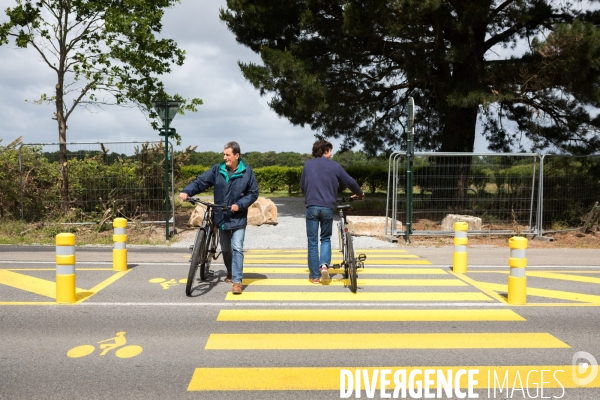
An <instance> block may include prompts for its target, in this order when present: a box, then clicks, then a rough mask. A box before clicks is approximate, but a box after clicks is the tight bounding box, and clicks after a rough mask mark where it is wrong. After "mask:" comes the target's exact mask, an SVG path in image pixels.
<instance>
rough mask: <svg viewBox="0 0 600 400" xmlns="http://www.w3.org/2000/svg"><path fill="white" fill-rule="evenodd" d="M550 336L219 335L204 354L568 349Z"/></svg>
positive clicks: (487, 333)
mask: <svg viewBox="0 0 600 400" xmlns="http://www.w3.org/2000/svg"><path fill="white" fill-rule="evenodd" d="M569 348H571V347H570V346H569V345H568V344H566V343H564V342H562V341H560V340H558V339H557V338H555V337H554V336H552V335H550V334H549V333H505V332H502V333H496V332H485V333H423V332H421V333H259V334H245V333H218V334H211V335H210V336H209V337H208V341H207V342H206V346H205V347H204V349H205V350H348V349H353V350H361V349H362V350H367V349H569Z"/></svg>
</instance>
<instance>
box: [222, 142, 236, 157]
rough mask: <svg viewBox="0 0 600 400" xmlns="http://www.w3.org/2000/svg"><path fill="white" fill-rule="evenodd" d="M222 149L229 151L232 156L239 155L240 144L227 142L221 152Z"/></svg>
mask: <svg viewBox="0 0 600 400" xmlns="http://www.w3.org/2000/svg"><path fill="white" fill-rule="evenodd" d="M224 149H231V151H233V154H234V155H235V154H240V144H239V143H238V142H229V143H227V144H226V145H225V147H223V150H224Z"/></svg>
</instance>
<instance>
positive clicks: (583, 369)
mask: <svg viewBox="0 0 600 400" xmlns="http://www.w3.org/2000/svg"><path fill="white" fill-rule="evenodd" d="M581 360H583V361H581ZM585 375H587V376H586V377H584V376H585ZM597 375H598V362H597V361H596V359H595V358H594V356H593V355H591V354H590V353H587V352H585V351H578V352H577V353H575V354H574V355H573V382H575V384H577V385H579V386H585V385H587V384H588V383H590V382H592V381H593V380H594V379H596V376H597Z"/></svg>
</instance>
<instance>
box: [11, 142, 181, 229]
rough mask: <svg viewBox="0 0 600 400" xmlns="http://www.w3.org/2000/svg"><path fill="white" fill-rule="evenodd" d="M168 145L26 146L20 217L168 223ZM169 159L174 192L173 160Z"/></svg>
mask: <svg viewBox="0 0 600 400" xmlns="http://www.w3.org/2000/svg"><path fill="white" fill-rule="evenodd" d="M61 146H63V150H66V152H64V153H63V154H64V155H66V163H64V162H62V158H61ZM169 146H170V152H172V146H171V145H169ZM164 149H165V148H164V144H163V143H162V142H105V143H80V142H79V143H65V144H59V143H41V144H22V145H21V146H20V147H19V169H20V194H21V195H20V207H21V210H20V211H21V218H22V219H23V220H28V221H33V220H39V219H42V218H43V219H47V220H48V219H49V220H52V219H60V220H61V221H63V222H73V223H82V222H89V221H96V222H98V220H100V219H102V218H103V217H104V218H106V217H110V218H114V217H124V218H127V219H130V220H132V219H135V220H138V221H140V222H144V221H154V222H159V221H165V216H166V207H167V204H166V202H167V200H166V197H167V196H166V193H165V191H166V185H167V182H166V180H167V177H166V175H165V152H164ZM169 163H170V168H169V169H170V171H169V172H170V174H169V177H168V180H169V181H170V183H169V186H170V189H171V191H172V190H173V175H172V171H173V165H172V160H169ZM61 164H66V167H67V168H66V174H62V173H61V170H62V169H61ZM65 194H66V196H65ZM172 195H173V193H172V192H171V197H172ZM65 197H66V198H65ZM171 203H172V202H171ZM169 206H171V205H169ZM65 210H66V211H65ZM171 215H173V214H171Z"/></svg>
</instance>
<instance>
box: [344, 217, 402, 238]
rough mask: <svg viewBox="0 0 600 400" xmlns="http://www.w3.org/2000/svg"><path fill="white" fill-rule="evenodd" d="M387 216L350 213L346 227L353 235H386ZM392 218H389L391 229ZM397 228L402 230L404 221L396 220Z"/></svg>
mask: <svg viewBox="0 0 600 400" xmlns="http://www.w3.org/2000/svg"><path fill="white" fill-rule="evenodd" d="M385 219H386V218H385V217H365V216H359V215H350V216H347V217H346V222H347V224H346V228H348V231H349V232H350V233H351V234H352V235H353V236H384V235H385ZM391 227H392V220H391V219H388V228H389V230H391ZM396 229H397V230H402V222H400V221H396Z"/></svg>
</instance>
